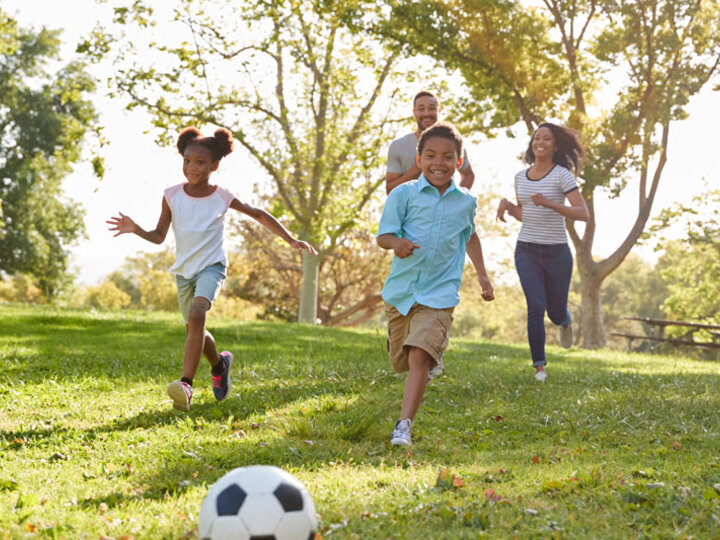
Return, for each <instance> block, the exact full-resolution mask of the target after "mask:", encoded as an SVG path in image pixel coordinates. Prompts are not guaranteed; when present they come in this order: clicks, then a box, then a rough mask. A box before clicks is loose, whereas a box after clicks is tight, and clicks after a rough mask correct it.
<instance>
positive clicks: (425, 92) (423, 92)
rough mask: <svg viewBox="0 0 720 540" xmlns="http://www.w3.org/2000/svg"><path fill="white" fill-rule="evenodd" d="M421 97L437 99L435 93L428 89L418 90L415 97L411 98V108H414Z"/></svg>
mask: <svg viewBox="0 0 720 540" xmlns="http://www.w3.org/2000/svg"><path fill="white" fill-rule="evenodd" d="M421 97H431V98H434V99H435V100H436V101H437V96H436V95H435V94H433V93H432V92H430V91H428V90H420V91H419V92H418V93H417V94H415V97H414V98H413V109H414V108H415V103H416V102H417V100H418V99H420V98H421Z"/></svg>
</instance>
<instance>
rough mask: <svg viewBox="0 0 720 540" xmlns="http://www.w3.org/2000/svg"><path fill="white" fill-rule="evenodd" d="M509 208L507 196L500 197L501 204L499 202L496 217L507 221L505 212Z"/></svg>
mask: <svg viewBox="0 0 720 540" xmlns="http://www.w3.org/2000/svg"><path fill="white" fill-rule="evenodd" d="M507 209H508V200H507V199H506V198H504V197H503V198H502V199H500V204H498V209H497V214H495V219H499V220H500V221H502V222H503V223H505V212H507Z"/></svg>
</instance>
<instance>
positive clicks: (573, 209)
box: [532, 189, 589, 221]
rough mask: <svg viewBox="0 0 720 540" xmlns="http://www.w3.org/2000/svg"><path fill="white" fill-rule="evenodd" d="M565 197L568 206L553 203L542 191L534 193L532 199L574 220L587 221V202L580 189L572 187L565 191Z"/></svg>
mask: <svg viewBox="0 0 720 540" xmlns="http://www.w3.org/2000/svg"><path fill="white" fill-rule="evenodd" d="M565 197H566V198H567V200H568V201H569V202H570V206H566V205H565V204H559V203H555V202H553V201H551V200H550V199H548V198H547V197H546V196H545V195H543V194H542V193H536V194H535V195H533V196H532V200H533V202H534V203H535V204H536V205H538V206H544V207H545V208H550V209H551V210H554V211H555V212H557V213H558V214H560V215H562V216H565V217H566V218H569V219H574V220H575V221H587V220H588V218H589V214H588V209H587V204H585V199H583V196H582V193H580V190H579V189H574V190H572V191H571V192H569V193H566V194H565Z"/></svg>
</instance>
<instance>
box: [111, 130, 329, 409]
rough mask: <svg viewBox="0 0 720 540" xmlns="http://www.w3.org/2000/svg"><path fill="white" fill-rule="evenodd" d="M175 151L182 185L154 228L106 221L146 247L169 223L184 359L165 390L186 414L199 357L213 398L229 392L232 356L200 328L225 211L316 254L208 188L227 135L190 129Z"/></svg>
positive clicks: (219, 257) (166, 199)
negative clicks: (208, 373)
mask: <svg viewBox="0 0 720 540" xmlns="http://www.w3.org/2000/svg"><path fill="white" fill-rule="evenodd" d="M177 149H178V151H179V152H180V155H181V156H183V174H184V175H185V178H186V179H187V182H185V183H183V184H178V185H176V186H173V187H170V188H168V189H166V190H165V194H164V196H163V199H162V211H161V213H160V219H159V220H158V223H157V225H156V226H155V229H154V230H152V231H146V230H144V229H142V228H141V227H140V226H138V225H137V224H136V223H135V222H134V221H133V220H132V219H130V218H129V217H128V216H126V215H124V214H122V213H120V215H119V216H117V217H112V218H111V219H110V220H108V221H107V223H109V224H110V225H111V227H109V230H111V231H117V233H116V234H115V236H118V235H120V234H124V233H134V234H136V235H138V236H139V237H140V238H144V239H145V240H147V241H149V242H153V243H155V244H161V243H162V242H163V241H164V240H165V236H166V235H167V232H168V227H169V226H170V224H171V223H172V227H173V232H174V233H175V243H176V249H175V252H176V253H175V264H174V265H173V266H172V268H171V269H170V271H171V272H172V273H173V274H175V280H176V282H177V288H178V301H179V304H180V311H181V312H182V314H183V317H184V319H185V326H186V329H187V339H186V341H185V353H184V357H183V374H182V378H181V379H180V380H178V381H173V382H171V383H170V385H169V386H168V389H167V392H168V395H169V396H170V397H171V398H172V400H173V407H175V408H176V409H179V410H181V411H189V410H190V401H191V400H192V385H193V379H194V378H195V372H196V371H197V368H198V364H199V363H200V356H201V355H205V358H207V359H208V361H209V362H210V365H211V366H212V368H211V373H212V382H213V394H214V395H215V399H217V400H218V401H221V400H223V399H225V398H226V397H227V395H228V393H229V392H230V368H231V366H232V361H233V355H232V354H231V353H229V352H222V353H218V350H217V347H216V346H215V340H214V339H213V337H212V335H211V334H210V332H208V331H207V330H206V329H205V317H206V313H207V312H208V311H209V310H210V308H211V307H212V303H213V301H214V300H215V298H216V297H217V295H218V293H219V292H220V287H221V286H222V284H223V281H224V280H225V277H226V273H225V269H226V266H227V253H226V251H225V248H224V246H223V230H224V217H225V212H227V209H228V208H232V209H233V210H237V211H238V212H242V213H243V214H246V215H248V216H250V217H251V218H253V219H255V220H257V221H258V222H259V223H261V224H262V225H264V226H265V227H267V228H268V229H269V230H270V231H272V232H274V233H275V234H277V235H278V236H279V237H280V238H282V239H283V240H285V241H286V242H287V243H288V244H290V245H291V246H292V247H293V248H295V249H298V250H302V249H305V250H307V251H309V252H310V253H312V254H313V255H315V254H316V252H315V250H314V249H313V248H312V246H310V245H309V244H307V243H306V242H303V241H301V240H298V239H296V238H295V237H293V235H292V234H290V232H288V230H287V229H285V227H283V226H282V225H281V224H280V222H279V221H277V220H276V219H275V218H274V217H273V216H271V215H270V214H268V213H267V212H265V211H264V210H260V209H258V208H254V207H253V206H250V205H249V204H246V203H242V202H240V201H239V200H238V199H236V198H235V197H234V196H233V195H232V193H230V192H229V191H227V190H226V189H223V188H221V187H220V186H216V185H212V184H210V174H211V173H212V172H214V171H216V170H217V168H218V165H220V160H221V159H222V158H223V157H225V156H227V155H228V154H229V153H230V152H232V150H233V139H232V134H231V133H230V132H229V131H228V130H226V129H218V130H217V131H215V136H214V137H203V136H202V134H201V133H200V131H198V129H197V128H194V127H188V128H185V129H184V130H183V131H182V132H181V133H180V136H179V137H178V141H177Z"/></svg>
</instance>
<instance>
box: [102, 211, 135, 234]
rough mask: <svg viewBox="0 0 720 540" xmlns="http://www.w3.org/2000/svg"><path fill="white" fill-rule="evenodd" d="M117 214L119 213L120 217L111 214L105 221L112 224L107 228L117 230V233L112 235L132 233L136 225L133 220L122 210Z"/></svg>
mask: <svg viewBox="0 0 720 540" xmlns="http://www.w3.org/2000/svg"><path fill="white" fill-rule="evenodd" d="M118 214H120V217H117V216H113V217H111V218H110V219H109V220H107V221H106V222H105V223H108V224H110V225H114V226H113V227H108V230H110V231H117V233H116V234H114V235H113V236H119V235H121V234H125V233H134V232H135V230H136V227H137V225H135V222H134V221H133V220H132V219H131V218H130V217H128V216H126V215H125V214H123V213H122V212H118Z"/></svg>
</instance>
